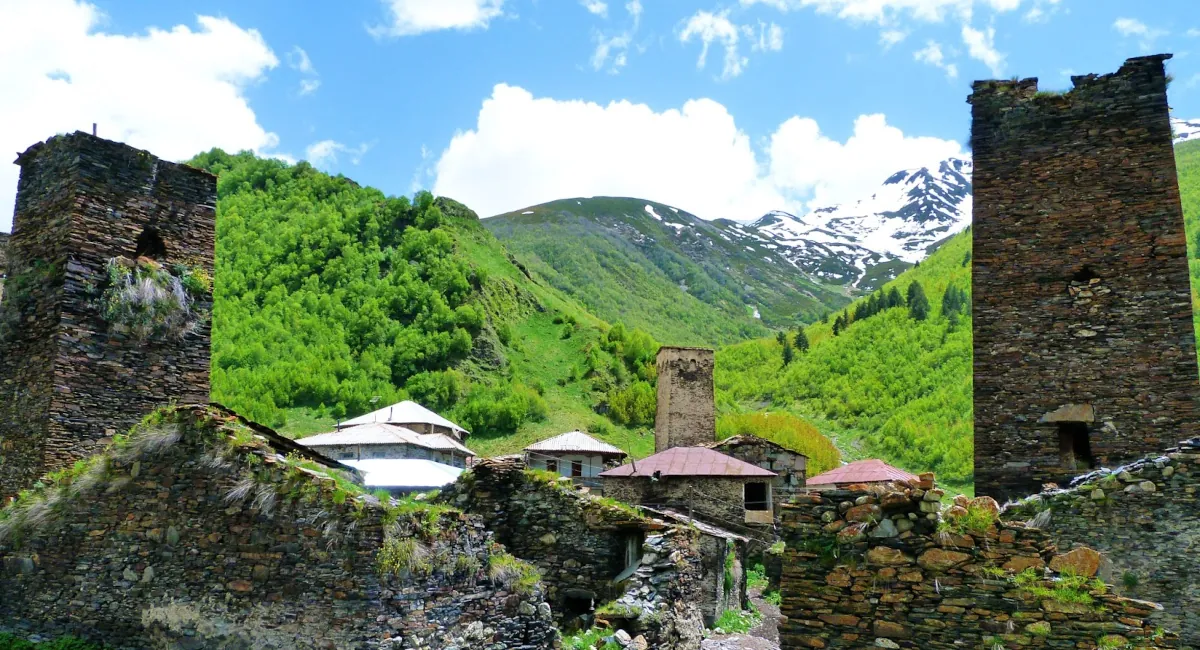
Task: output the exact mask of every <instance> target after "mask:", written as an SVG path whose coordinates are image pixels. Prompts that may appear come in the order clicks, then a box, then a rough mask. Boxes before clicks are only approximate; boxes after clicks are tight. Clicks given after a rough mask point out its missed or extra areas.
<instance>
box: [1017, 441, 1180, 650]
mask: <svg viewBox="0 0 1200 650" xmlns="http://www.w3.org/2000/svg"><path fill="white" fill-rule="evenodd" d="M1042 513H1045V514H1044V515H1042V517H1043V518H1045V519H1046V520H1047V521H1046V523H1044V524H1043V526H1042V527H1043V528H1044V529H1045V530H1046V531H1047V532H1049V533H1050V534H1051V535H1052V536H1053V537H1054V539H1055V541H1056V542H1057V543H1058V545H1059V546H1060V547H1062V548H1070V547H1073V546H1076V545H1084V546H1089V547H1092V548H1094V549H1097V550H1100V551H1103V552H1104V555H1105V562H1104V563H1103V564H1102V565H1101V566H1100V577H1101V578H1103V579H1104V580H1105V582H1108V583H1111V584H1113V585H1115V588H1116V590H1117V591H1118V593H1121V594H1122V595H1126V596H1130V597H1132V598H1142V599H1146V600H1153V601H1155V602H1158V603H1162V605H1163V607H1164V608H1165V609H1166V613H1165V614H1164V616H1163V617H1162V620H1163V622H1164V624H1165V625H1166V627H1168V628H1169V629H1172V630H1177V631H1178V632H1179V636H1180V638H1181V639H1182V641H1183V643H1184V644H1185V646H1186V647H1198V648H1200V563H1198V562H1197V559H1198V558H1200V438H1197V439H1193V440H1189V441H1185V442H1184V443H1182V444H1180V445H1179V446H1178V447H1176V448H1173V449H1168V450H1167V451H1166V452H1165V453H1164V454H1162V455H1154V456H1150V457H1147V458H1145V459H1142V460H1139V461H1136V462H1134V463H1130V464H1129V465H1126V466H1124V467H1120V468H1117V469H1116V470H1114V471H1111V472H1097V473H1095V474H1093V475H1091V476H1088V477H1086V480H1085V481H1082V482H1081V484H1080V485H1077V486H1075V487H1073V488H1071V489H1069V490H1050V491H1047V492H1044V493H1042V494H1038V495H1034V496H1032V497H1030V498H1027V499H1024V500H1022V501H1021V502H1020V503H1019V504H1017V505H1013V506H1010V507H1009V508H1008V509H1007V510H1006V511H1005V513H1004V517H1005V518H1006V519H1016V520H1022V519H1032V518H1034V517H1037V516H1038V515H1040V514H1042Z"/></svg>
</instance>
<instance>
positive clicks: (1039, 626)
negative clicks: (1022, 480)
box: [780, 481, 1178, 650]
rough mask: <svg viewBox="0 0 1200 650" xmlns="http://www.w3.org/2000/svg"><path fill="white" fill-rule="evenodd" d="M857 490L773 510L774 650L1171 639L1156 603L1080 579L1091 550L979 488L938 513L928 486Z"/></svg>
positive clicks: (1128, 643) (1087, 570) (1085, 645)
mask: <svg viewBox="0 0 1200 650" xmlns="http://www.w3.org/2000/svg"><path fill="white" fill-rule="evenodd" d="M856 487H857V488H861V489H846V490H828V491H823V492H814V493H811V494H808V495H801V496H798V497H797V498H796V499H795V501H794V503H792V504H789V505H787V506H785V508H784V521H785V536H786V540H787V548H786V550H785V551H784V554H785V557H784V562H783V585H782V594H783V605H782V607H781V610H782V613H783V615H784V616H785V617H786V618H787V620H786V621H785V622H784V623H783V625H782V626H781V627H780V638H781V647H782V648H784V649H786V650H791V649H800V648H864V647H877V648H912V649H914V650H915V649H920V650H931V649H939V648H944V649H947V650H949V649H952V648H953V649H961V648H973V649H976V650H992V649H993V648H997V647H1003V648H1008V649H1010V650H1011V649H1015V648H1079V649H1093V648H1175V647H1178V645H1177V643H1178V638H1177V637H1176V636H1175V635H1174V634H1173V633H1164V632H1162V631H1161V630H1159V629H1158V625H1159V622H1158V619H1157V616H1158V615H1159V614H1160V613H1161V610H1162V608H1161V606H1159V605H1156V604H1153V603H1148V602H1144V601H1139V600H1131V599H1128V598H1123V597H1120V596H1117V595H1114V594H1113V593H1111V591H1110V590H1109V588H1108V587H1107V586H1104V585H1101V584H1099V583H1098V582H1097V581H1095V580H1094V579H1092V578H1091V576H1092V575H1094V573H1095V571H1096V566H1097V564H1098V563H1099V558H1098V556H1097V554H1096V553H1095V552H1094V551H1090V550H1087V549H1078V550H1074V551H1072V552H1070V553H1066V554H1061V555H1060V554H1057V552H1056V549H1055V546H1054V544H1053V543H1052V542H1051V541H1050V538H1049V536H1048V535H1047V534H1046V533H1045V532H1044V531H1041V530H1038V529H1035V528H1030V527H1026V526H1025V525H1023V524H1019V523H1002V522H999V521H998V520H997V519H996V515H997V514H998V513H999V510H1000V508H999V506H998V505H997V504H996V502H995V501H994V500H992V499H990V498H988V497H980V498H978V499H975V500H974V501H971V500H968V499H967V498H966V497H958V498H957V499H956V501H955V506H954V507H951V508H950V509H949V510H947V511H946V513H945V517H943V515H942V514H941V513H940V512H939V511H940V510H941V509H942V506H941V504H940V501H941V499H942V496H943V495H942V491H941V490H939V489H936V488H935V487H934V486H933V485H932V483H925V484H924V485H922V484H921V483H919V482H916V481H913V482H911V483H908V484H905V485H893V486H890V487H879V488H875V489H871V488H868V487H867V486H856ZM1047 569H1048V570H1049V573H1048V574H1047V573H1044V572H1045V571H1047Z"/></svg>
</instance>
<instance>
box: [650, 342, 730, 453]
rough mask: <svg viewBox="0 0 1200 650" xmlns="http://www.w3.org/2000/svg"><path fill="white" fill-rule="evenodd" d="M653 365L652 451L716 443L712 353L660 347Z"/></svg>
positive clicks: (699, 349) (704, 350)
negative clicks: (655, 372) (655, 373)
mask: <svg viewBox="0 0 1200 650" xmlns="http://www.w3.org/2000/svg"><path fill="white" fill-rule="evenodd" d="M657 365H658V412H657V413H656V414H655V417H654V451H656V452H659V451H665V450H667V449H670V448H671V447H696V446H699V445H703V444H707V443H710V442H713V441H714V440H716V439H717V421H716V416H715V415H714V409H715V403H714V402H713V351H712V350H709V349H705V348H673V347H663V348H660V349H659V351H658V361H657Z"/></svg>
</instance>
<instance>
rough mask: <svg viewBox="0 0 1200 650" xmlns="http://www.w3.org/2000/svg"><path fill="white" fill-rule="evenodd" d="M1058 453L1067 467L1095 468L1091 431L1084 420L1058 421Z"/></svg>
mask: <svg viewBox="0 0 1200 650" xmlns="http://www.w3.org/2000/svg"><path fill="white" fill-rule="evenodd" d="M1058 453H1059V456H1060V457H1061V458H1062V466H1063V467H1064V468H1065V469H1094V468H1095V460H1094V459H1093V458H1092V441H1091V432H1090V431H1088V427H1087V424H1085V423H1083V422H1059V423H1058Z"/></svg>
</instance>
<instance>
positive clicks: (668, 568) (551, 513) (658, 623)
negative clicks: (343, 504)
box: [439, 459, 724, 650]
mask: <svg viewBox="0 0 1200 650" xmlns="http://www.w3.org/2000/svg"><path fill="white" fill-rule="evenodd" d="M439 499H440V500H441V501H444V502H445V503H448V504H451V505H454V506H455V507H457V508H460V509H462V510H464V511H466V512H469V513H471V514H473V515H475V516H478V517H479V518H480V519H481V520H482V521H483V522H484V523H485V524H486V526H487V528H488V529H489V530H490V531H492V532H493V533H494V535H495V537H496V540H497V541H499V542H501V543H502V544H504V546H505V547H506V548H507V549H509V551H510V552H512V553H513V554H514V555H515V556H517V557H519V558H521V559H523V560H526V561H528V562H530V563H532V564H534V565H535V566H537V568H538V569H539V571H540V573H541V575H542V580H543V582H544V584H545V585H546V593H547V598H548V600H549V602H550V603H551V605H552V609H553V611H554V615H555V618H556V620H558V621H559V622H561V623H563V624H569V625H571V626H577V625H579V624H582V625H588V624H590V623H591V620H590V619H591V616H590V615H589V614H588V612H587V609H588V605H589V604H593V605H595V606H596V607H597V608H599V610H600V611H602V612H607V613H606V614H604V617H605V618H606V619H607V620H608V621H609V622H610V623H612V624H614V625H619V626H622V627H625V628H628V629H627V631H629V632H630V633H631V635H634V636H636V635H641V636H643V638H644V639H645V640H646V641H647V642H648V643H649V644H650V647H652V648H663V649H670V648H675V649H678V650H685V649H695V648H699V644H700V640H701V639H702V634H703V629H704V621H703V618H702V612H701V608H700V604H701V603H702V602H704V601H705V600H706V599H708V598H710V597H711V594H710V593H707V592H705V590H704V588H703V585H702V583H701V572H702V559H701V557H700V544H701V539H700V537H701V536H700V535H699V533H698V531H695V530H692V529H689V528H685V527H679V526H674V525H670V524H668V523H666V522H664V521H661V520H657V519H653V518H650V517H647V516H645V515H644V514H643V513H642V512H641V511H639V510H638V509H636V508H634V507H632V506H629V505H627V504H624V503H619V502H617V501H614V500H612V499H608V498H600V497H596V496H593V495H591V494H589V493H587V492H583V491H580V490H578V489H576V488H575V487H574V485H573V484H572V482H571V481H570V479H564V478H562V477H559V476H557V475H552V474H550V473H548V472H537V471H528V470H526V468H525V465H524V463H523V462H522V461H521V460H518V459H511V460H500V459H492V460H484V461H480V462H479V463H476V465H475V466H474V467H472V469H471V470H470V471H469V472H468V473H466V474H464V475H463V476H462V477H460V479H459V480H458V481H457V482H456V483H454V484H453V485H451V486H449V487H448V488H447V489H445V490H443V491H442V493H441V495H440V497H439ZM722 543H724V540H722ZM631 545H632V546H631ZM722 557H724V555H723V554H722ZM634 567H637V568H636V570H633V568H634ZM619 577H620V578H622V579H621V580H620V581H618V580H617V578H619ZM713 593H715V592H713Z"/></svg>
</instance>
